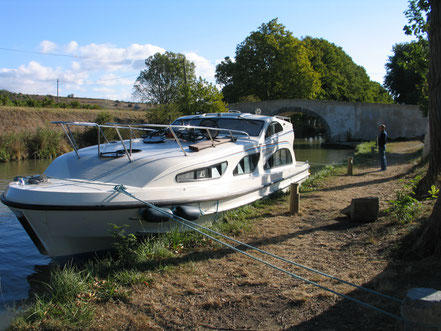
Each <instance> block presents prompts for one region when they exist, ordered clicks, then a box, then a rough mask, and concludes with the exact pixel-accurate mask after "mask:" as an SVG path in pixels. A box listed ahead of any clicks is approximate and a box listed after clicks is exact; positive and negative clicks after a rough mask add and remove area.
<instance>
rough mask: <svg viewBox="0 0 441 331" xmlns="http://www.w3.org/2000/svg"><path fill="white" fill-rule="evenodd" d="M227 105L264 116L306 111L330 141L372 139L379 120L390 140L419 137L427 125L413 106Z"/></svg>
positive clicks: (302, 102) (294, 101)
mask: <svg viewBox="0 0 441 331" xmlns="http://www.w3.org/2000/svg"><path fill="white" fill-rule="evenodd" d="M229 108H230V109H234V110H240V111H242V112H247V113H254V112H255V110H256V109H257V108H260V109H261V111H262V114H266V115H290V114H294V113H302V112H303V113H308V114H311V115H313V116H315V117H317V118H319V119H320V120H321V121H323V123H324V126H325V128H326V130H329V132H328V133H327V136H328V137H327V138H328V140H329V141H331V142H339V141H347V140H349V139H353V140H375V138H376V136H377V133H378V126H379V125H380V124H382V123H384V124H386V127H387V131H388V134H389V137H390V138H391V139H396V138H414V137H422V136H424V134H425V129H426V124H427V118H426V117H424V116H423V115H422V113H421V111H420V110H419V109H418V106H415V105H399V104H379V103H359V102H341V101H321V100H297V99H283V100H272V101H260V102H247V103H235V104H230V105H229ZM294 129H295V128H294Z"/></svg>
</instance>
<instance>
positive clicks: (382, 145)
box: [378, 124, 387, 171]
mask: <svg viewBox="0 0 441 331" xmlns="http://www.w3.org/2000/svg"><path fill="white" fill-rule="evenodd" d="M378 129H379V131H380V134H379V135H378V152H379V154H380V164H381V171H385V170H386V168H387V161H386V141H387V132H386V125H384V124H381V125H380V127H379V128H378Z"/></svg>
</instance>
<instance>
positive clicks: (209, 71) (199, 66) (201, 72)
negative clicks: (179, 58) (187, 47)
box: [185, 52, 216, 83]
mask: <svg viewBox="0 0 441 331" xmlns="http://www.w3.org/2000/svg"><path fill="white" fill-rule="evenodd" d="M185 57H186V58H187V60H189V61H191V62H194V64H195V65H196V70H195V71H196V77H199V76H200V77H202V78H204V79H206V80H207V81H209V82H210V83H214V82H215V78H214V74H215V72H216V67H215V65H214V64H212V63H211V62H210V61H208V60H207V59H206V58H204V57H202V56H200V55H198V54H196V53H194V52H189V53H185Z"/></svg>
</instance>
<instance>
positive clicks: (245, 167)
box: [233, 153, 260, 176]
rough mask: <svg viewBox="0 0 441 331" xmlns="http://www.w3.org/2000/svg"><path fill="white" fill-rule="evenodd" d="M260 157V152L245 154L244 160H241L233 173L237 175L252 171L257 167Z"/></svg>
mask: <svg viewBox="0 0 441 331" xmlns="http://www.w3.org/2000/svg"><path fill="white" fill-rule="evenodd" d="M259 158H260V153H256V154H251V155H247V156H245V157H244V158H243V159H242V160H240V162H239V163H238V164H237V166H236V168H234V170H233V175H234V176H237V175H243V174H249V173H252V172H253V171H254V169H256V167H257V163H258V162H259Z"/></svg>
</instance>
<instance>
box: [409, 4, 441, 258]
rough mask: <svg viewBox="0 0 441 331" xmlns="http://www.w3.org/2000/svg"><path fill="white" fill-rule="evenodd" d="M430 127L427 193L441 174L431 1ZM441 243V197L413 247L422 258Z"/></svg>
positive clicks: (439, 20)
mask: <svg viewBox="0 0 441 331" xmlns="http://www.w3.org/2000/svg"><path fill="white" fill-rule="evenodd" d="M429 4H430V9H431V13H430V31H429V49H430V63H429V125H430V148H431V151H430V160H429V169H428V171H427V174H426V176H425V178H424V180H426V182H427V184H428V185H427V187H426V192H427V190H428V189H429V187H430V185H433V184H434V183H435V182H436V181H437V180H438V178H439V175H440V173H441V1H439V0H429ZM440 242H441V194H440V196H439V197H438V199H437V201H436V203H435V206H434V208H433V211H432V215H431V216H430V218H429V220H428V222H427V223H426V224H425V226H424V228H423V229H422V232H421V235H420V236H419V238H418V239H417V241H416V242H415V244H414V245H413V249H414V252H415V253H416V254H417V255H419V256H428V255H431V254H433V253H440V248H441V245H440Z"/></svg>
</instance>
